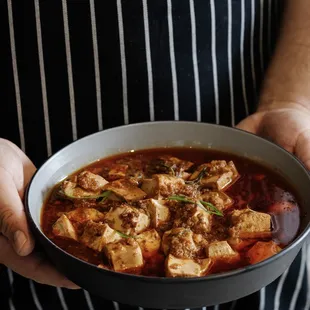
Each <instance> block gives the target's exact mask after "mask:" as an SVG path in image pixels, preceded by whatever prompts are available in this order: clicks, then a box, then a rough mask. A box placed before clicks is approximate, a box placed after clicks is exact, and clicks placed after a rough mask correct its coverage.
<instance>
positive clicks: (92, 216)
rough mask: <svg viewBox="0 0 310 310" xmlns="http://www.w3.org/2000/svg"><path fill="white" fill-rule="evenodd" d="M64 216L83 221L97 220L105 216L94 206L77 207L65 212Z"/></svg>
mask: <svg viewBox="0 0 310 310" xmlns="http://www.w3.org/2000/svg"><path fill="white" fill-rule="evenodd" d="M66 216H67V217H68V219H69V220H70V221H74V222H78V223H85V222H87V221H90V220H91V221H94V222H99V221H102V220H103V219H104V217H105V215H104V213H102V212H100V211H98V210H97V209H94V208H83V207H80V208H77V209H75V210H73V211H70V212H67V213H66Z"/></svg>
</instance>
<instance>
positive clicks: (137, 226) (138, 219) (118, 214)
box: [105, 204, 150, 235]
mask: <svg viewBox="0 0 310 310" xmlns="http://www.w3.org/2000/svg"><path fill="white" fill-rule="evenodd" d="M105 220H106V222H107V223H108V224H109V225H110V226H111V227H112V228H113V229H116V230H118V231H121V232H122V233H124V234H127V235H137V234H139V233H141V232H142V231H144V230H146V229H147V228H148V227H149V226H150V218H149V217H148V215H147V214H146V213H144V210H142V209H137V208H135V207H132V206H129V205H126V204H122V205H121V206H118V207H116V208H112V209H111V210H110V211H109V212H107V213H106V216H105Z"/></svg>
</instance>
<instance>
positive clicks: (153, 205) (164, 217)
mask: <svg viewBox="0 0 310 310" xmlns="http://www.w3.org/2000/svg"><path fill="white" fill-rule="evenodd" d="M147 209H148V211H149V213H150V216H151V224H152V226H153V227H155V228H158V227H160V226H161V225H162V224H165V223H167V222H168V221H169V219H170V211H169V208H168V207H166V206H165V205H164V204H163V203H161V202H160V201H158V200H155V199H148V201H147Z"/></svg>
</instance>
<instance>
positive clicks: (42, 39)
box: [0, 0, 310, 310]
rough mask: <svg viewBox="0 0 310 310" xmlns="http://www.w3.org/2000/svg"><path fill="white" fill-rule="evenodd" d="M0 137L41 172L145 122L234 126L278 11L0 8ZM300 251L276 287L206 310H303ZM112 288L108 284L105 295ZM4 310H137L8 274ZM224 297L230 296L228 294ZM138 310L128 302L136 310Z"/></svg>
mask: <svg viewBox="0 0 310 310" xmlns="http://www.w3.org/2000/svg"><path fill="white" fill-rule="evenodd" d="M0 5H1V9H0V16H1V20H3V21H4V28H3V29H2V32H3V35H2V38H3V39H4V40H5V42H4V43H3V44H2V46H1V47H0V50H1V53H2V54H3V57H0V59H1V61H3V63H2V66H1V68H7V70H1V72H0V74H5V75H4V79H2V80H5V81H7V83H4V84H2V85H0V87H1V94H4V95H3V100H2V101H1V104H0V115H1V116H2V117H5V118H6V119H7V120H9V121H8V122H7V121H1V122H0V137H2V138H6V139H9V140H11V141H12V142H14V143H16V144H17V145H18V146H20V147H21V148H22V150H23V151H24V152H25V153H26V154H27V155H28V156H29V158H30V159H31V160H32V161H33V162H34V163H35V164H36V165H37V166H40V164H42V163H43V161H44V160H45V159H46V158H47V157H48V156H50V155H52V154H53V153H55V152H57V151H58V150H59V149H61V148H62V147H64V146H65V145H67V144H69V143H71V142H72V141H74V140H76V139H79V138H81V137H84V136H85V135H88V134H91V133H94V132H97V131H100V130H104V129H107V128H111V127H115V126H119V125H123V124H129V123H138V122H144V121H159V120H188V121H199V122H208V123H217V124H223V125H227V126H234V125H236V124H237V123H238V122H239V121H240V120H242V119H243V118H244V117H246V116H247V115H249V114H250V113H252V112H254V111H255V108H256V105H257V99H258V94H259V90H260V87H261V81H262V79H263V76H264V73H265V70H266V68H267V66H268V63H269V60H270V57H271V56H272V52H273V49H274V47H275V44H276V39H277V34H278V30H279V25H280V22H281V16H282V11H283V5H284V1H280V0H278V1H277V0H221V1H216V0H156V1H155V0H110V1H102V0H101V1H100V0H29V1H17V0H3V1H1V4H0ZM309 262H310V252H309V250H308V248H307V247H306V246H304V248H303V249H302V251H301V252H300V254H299V255H298V257H297V258H296V259H295V261H294V262H293V264H292V265H291V266H290V268H288V269H287V271H286V272H285V273H284V274H283V275H282V276H281V277H279V279H277V280H276V281H275V282H273V283H271V284H270V285H268V286H267V287H266V288H263V289H262V290H260V291H259V292H256V293H254V294H252V295H250V296H247V297H245V298H243V299H240V300H237V301H232V302H230V303H227V304H223V305H214V306H212V307H207V308H206V307H204V308H203V309H204V310H206V309H214V310H216V309H219V310H222V309H227V310H228V309H230V310H237V309H249V308H251V309H259V310H271V309H274V310H278V309H289V310H294V309H296V310H300V309H305V310H307V309H310V297H309V296H310V294H309V293H310V291H309V285H308V280H309V278H310V266H309ZM107 285H108V284H107ZM0 292H1V293H0V294H1V295H0V309H3V310H6V309H10V310H13V309H16V310H18V309H25V307H26V308H28V309H34V310H48V309H53V310H54V309H63V310H71V309H74V310H79V309H89V310H93V309H95V310H99V309H107V310H108V309H114V310H126V309H128V310H129V309H142V308H141V307H139V305H137V306H136V307H132V306H127V305H122V304H119V303H117V302H111V301H105V300H103V299H101V298H99V297H96V296H92V295H91V294H90V293H88V292H87V291H85V290H78V291H71V290H67V289H61V288H54V287H50V286H47V285H40V284H38V283H36V282H34V281H31V280H29V279H25V278H23V277H22V276H20V275H18V274H16V273H14V272H13V271H11V270H8V269H4V270H2V272H1V273H0ZM223 294H225V292H223ZM133 304H134V301H133Z"/></svg>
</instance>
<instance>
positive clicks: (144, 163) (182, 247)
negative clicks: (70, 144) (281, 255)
mask: <svg viewBox="0 0 310 310" xmlns="http://www.w3.org/2000/svg"><path fill="white" fill-rule="evenodd" d="M42 210H43V211H42V219H41V223H42V229H43V231H44V233H45V234H46V236H47V237H48V238H49V239H50V240H52V241H53V242H54V243H55V244H56V245H58V246H59V247H60V248H62V249H63V250H65V251H67V252H68V253H70V254H72V255H74V256H75V257H78V258H80V259H82V260H84V261H87V262H89V263H91V264H95V265H97V266H98V267H101V268H104V269H110V270H114V271H117V272H123V273H132V274H141V275H145V276H157V277H165V276H166V277H200V276H205V275H208V274H212V273H218V272H223V271H227V270H232V269H236V268H239V267H242V266H246V265H250V264H255V263H258V262H260V261H262V260H264V259H267V258H269V257H270V256H272V255H275V254H277V253H278V252H279V251H281V249H283V248H284V247H285V246H287V245H288V244H289V243H291V242H292V241H293V240H294V238H295V237H296V235H297V234H298V229H299V224H300V209H299V206H298V203H297V201H296V197H295V195H294V194H293V190H292V188H291V187H290V186H289V185H288V184H287V183H286V181H285V180H283V178H282V177H280V176H279V175H278V174H276V173H275V172H273V171H271V170H269V169H267V168H265V167H264V166H262V165H260V164H258V163H256V162H254V161H251V160H248V159H245V158H240V157H237V156H235V155H231V154H226V153H221V152H215V151H209V150H202V149H192V148H161V149H150V150H143V151H132V152H128V153H125V154H121V155H117V156H112V157H109V158H104V159H102V160H99V161H97V162H95V163H93V164H91V165H89V166H87V167H84V168H83V169H81V170H79V171H78V172H76V173H74V174H72V175H70V176H68V177H67V178H66V179H65V180H64V181H62V182H60V183H59V184H57V185H55V187H54V188H53V190H52V191H51V194H50V195H49V197H48V199H47V201H46V202H45V204H44V207H43V209H42Z"/></svg>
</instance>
